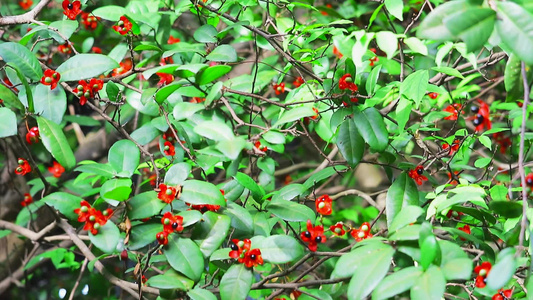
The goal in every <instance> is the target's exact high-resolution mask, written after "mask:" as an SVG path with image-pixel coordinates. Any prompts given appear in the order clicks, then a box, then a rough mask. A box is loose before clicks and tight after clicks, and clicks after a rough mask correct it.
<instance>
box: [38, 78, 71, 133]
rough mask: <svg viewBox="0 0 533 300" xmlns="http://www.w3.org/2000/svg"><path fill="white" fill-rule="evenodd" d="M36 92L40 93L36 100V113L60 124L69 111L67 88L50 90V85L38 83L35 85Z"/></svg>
mask: <svg viewBox="0 0 533 300" xmlns="http://www.w3.org/2000/svg"><path fill="white" fill-rule="evenodd" d="M34 94H35V95H39V96H38V97H36V99H35V101H34V107H35V108H34V109H35V113H37V114H39V115H40V116H42V117H45V118H47V119H48V120H50V121H53V122H54V123H57V124H60V123H61V121H62V120H63V115H64V114H65V111H67V95H66V94H65V90H63V89H58V88H56V89H53V90H50V87H49V86H46V85H43V84H38V85H37V86H35V91H34Z"/></svg>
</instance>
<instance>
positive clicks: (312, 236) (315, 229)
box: [300, 220, 326, 252]
mask: <svg viewBox="0 0 533 300" xmlns="http://www.w3.org/2000/svg"><path fill="white" fill-rule="evenodd" d="M300 238H301V239H302V240H303V241H304V242H306V243H308V245H307V247H308V248H309V250H311V251H313V252H315V251H316V249H317V248H318V244H319V243H324V242H326V236H325V235H324V226H322V225H319V226H313V224H311V220H307V231H304V232H302V233H301V234H300Z"/></svg>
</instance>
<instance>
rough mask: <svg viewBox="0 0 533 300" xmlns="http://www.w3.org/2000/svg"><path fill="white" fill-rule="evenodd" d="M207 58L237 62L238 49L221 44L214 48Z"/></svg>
mask: <svg viewBox="0 0 533 300" xmlns="http://www.w3.org/2000/svg"><path fill="white" fill-rule="evenodd" d="M206 59H207V60H212V61H221V62H236V61H237V51H235V49H234V48H233V47H232V46H230V45H220V46H218V47H216V48H215V49H213V51H211V53H209V55H208V56H207V57H206Z"/></svg>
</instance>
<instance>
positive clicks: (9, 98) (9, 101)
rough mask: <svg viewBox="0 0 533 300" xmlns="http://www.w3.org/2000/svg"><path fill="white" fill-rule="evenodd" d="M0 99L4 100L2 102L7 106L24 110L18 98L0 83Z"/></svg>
mask: <svg viewBox="0 0 533 300" xmlns="http://www.w3.org/2000/svg"><path fill="white" fill-rule="evenodd" d="M0 99H2V100H4V104H5V105H6V106H7V107H8V108H16V109H18V110H24V106H23V105H22V103H21V102H20V100H19V98H18V97H17V96H16V95H15V94H14V93H13V92H12V91H11V90H10V89H9V88H7V87H6V86H5V85H3V84H0Z"/></svg>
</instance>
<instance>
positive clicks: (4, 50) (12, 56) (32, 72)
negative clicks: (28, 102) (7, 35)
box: [0, 42, 43, 81]
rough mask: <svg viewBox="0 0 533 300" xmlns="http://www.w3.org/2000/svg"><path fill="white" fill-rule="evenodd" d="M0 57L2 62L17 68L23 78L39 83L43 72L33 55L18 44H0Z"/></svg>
mask: <svg viewBox="0 0 533 300" xmlns="http://www.w3.org/2000/svg"><path fill="white" fill-rule="evenodd" d="M0 57H2V59H3V60H4V62H6V63H10V64H12V65H15V66H17V67H18V69H19V70H20V71H21V72H22V74H24V76H26V77H28V78H30V79H32V80H33V81H39V80H41V77H43V70H42V69H41V65H40V64H39V61H38V60H37V57H35V54H33V53H32V52H31V51H30V50H29V49H28V48H26V47H24V46H22V45H21V44H19V43H13V42H7V43H3V44H0Z"/></svg>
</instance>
